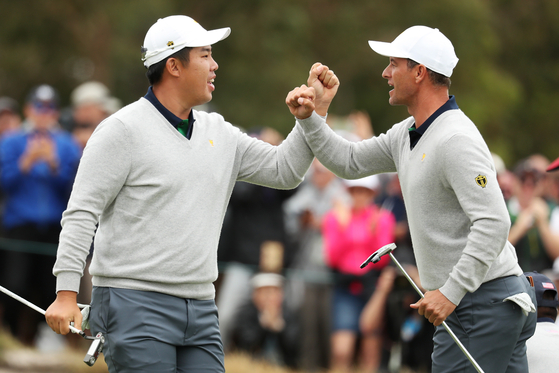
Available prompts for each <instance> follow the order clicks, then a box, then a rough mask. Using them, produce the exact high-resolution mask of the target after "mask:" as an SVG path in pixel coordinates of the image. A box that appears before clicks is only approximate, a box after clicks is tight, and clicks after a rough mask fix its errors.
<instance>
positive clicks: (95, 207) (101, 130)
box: [53, 120, 131, 292]
mask: <svg viewBox="0 0 559 373" xmlns="http://www.w3.org/2000/svg"><path fill="white" fill-rule="evenodd" d="M127 142H128V136H127V133H126V129H125V128H124V126H123V125H122V123H120V122H119V121H117V120H112V121H110V122H103V123H102V124H101V125H100V126H99V127H98V128H97V130H96V131H95V133H94V134H93V136H92V137H91V138H90V140H89V141H88V145H87V147H86V149H85V150H84V153H83V156H82V159H81V161H80V164H79V167H78V172H77V175H76V179H75V181H74V187H73V189H72V194H71V196H70V200H69V202H68V208H67V209H66V211H64V213H63V215H62V221H61V224H62V232H61V234H60V243H59V245H58V252H57V259H56V263H55V265H54V270H53V273H54V275H55V276H57V288H56V289H57V291H61V290H70V291H74V292H78V291H79V283H80V279H81V276H82V275H83V270H84V268H85V260H86V258H87V255H88V254H89V250H90V247H91V243H92V239H93V236H94V234H95V229H96V226H97V223H98V221H99V217H100V215H101V214H102V212H103V211H104V210H105V208H106V206H108V205H109V204H110V203H112V202H113V201H114V199H115V198H116V196H117V194H118V193H119V191H120V190H121V188H122V186H123V185H124V182H125V180H126V177H127V175H128V173H129V169H130V164H131V160H130V154H129V153H130V151H129V144H127Z"/></svg>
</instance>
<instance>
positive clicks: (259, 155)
mask: <svg viewBox="0 0 559 373" xmlns="http://www.w3.org/2000/svg"><path fill="white" fill-rule="evenodd" d="M313 116H316V117H318V118H320V117H319V116H318V114H316V113H315V112H313ZM239 136H240V137H239V141H238V154H239V155H240V168H239V174H238V177H237V180H241V181H246V182H249V183H252V184H258V185H262V186H266V187H270V188H276V189H293V188H295V187H296V186H298V185H299V184H300V183H301V181H303V178H304V176H305V173H306V172H307V170H308V169H309V167H310V165H311V162H312V160H313V159H314V155H313V153H312V151H311V149H310V147H309V145H308V144H307V141H306V140H305V136H304V135H303V130H302V129H301V127H300V125H298V124H295V127H294V128H293V130H292V131H291V133H290V134H289V135H288V136H287V138H286V139H285V140H284V141H283V142H282V143H281V144H280V145H278V146H273V145H270V144H268V143H266V142H264V141H261V140H258V139H255V138H253V137H250V136H248V135H246V134H244V133H239Z"/></svg>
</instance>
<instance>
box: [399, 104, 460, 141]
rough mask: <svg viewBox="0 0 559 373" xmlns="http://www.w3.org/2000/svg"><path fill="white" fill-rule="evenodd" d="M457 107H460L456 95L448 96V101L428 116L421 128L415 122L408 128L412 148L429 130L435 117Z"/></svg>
mask: <svg viewBox="0 0 559 373" xmlns="http://www.w3.org/2000/svg"><path fill="white" fill-rule="evenodd" d="M455 109H458V104H457V103H456V100H455V99H454V96H450V97H449V98H448V101H447V102H445V103H444V105H443V106H441V107H440V108H438V109H437V111H435V112H434V113H433V114H431V116H430V117H429V118H427V120H426V121H425V122H423V124H422V125H421V126H419V128H416V127H415V123H414V124H413V126H411V127H410V128H408V130H409V134H410V149H413V148H414V146H415V145H416V144H417V142H418V141H419V139H420V138H421V136H423V134H424V133H425V131H427V129H428V128H429V126H430V125H431V123H433V122H434V121H435V119H437V118H438V117H439V116H440V115H441V114H442V113H444V112H445V111H447V110H455Z"/></svg>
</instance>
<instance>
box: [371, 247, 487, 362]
mask: <svg viewBox="0 0 559 373" xmlns="http://www.w3.org/2000/svg"><path fill="white" fill-rule="evenodd" d="M395 248H396V244H394V243H391V244H388V245H385V246H383V247H381V248H380V249H378V250H377V251H375V252H374V253H373V254H371V256H369V257H368V258H367V260H365V261H364V262H363V264H361V266H360V267H361V268H365V267H366V266H367V265H368V264H369V263H371V262H373V263H377V262H378V261H379V260H380V258H382V257H383V256H384V255H386V254H389V255H390V257H391V258H392V260H393V261H394V263H396V265H397V266H398V268H400V271H402V273H403V274H404V276H406V278H407V279H408V281H409V283H410V284H411V285H412V286H413V288H414V289H415V291H417V294H419V295H420V296H421V298H424V297H425V296H424V295H423V292H422V291H421V289H419V287H418V286H417V285H416V284H415V282H414V281H413V280H412V278H411V277H410V276H409V275H408V273H407V272H406V271H405V270H404V267H402V265H401V264H400V263H399V262H398V260H396V258H395V257H394V255H393V254H392V251H394V249H395ZM442 325H443V326H444V328H445V329H446V331H447V332H448V334H450V336H451V337H452V339H454V342H456V344H457V345H458V347H460V349H461V350H462V352H463V353H464V355H466V357H467V358H468V360H470V363H472V365H473V366H474V368H476V370H477V371H478V372H479V373H484V371H483V369H481V367H480V366H479V364H478V363H477V361H475V359H474V358H473V356H472V355H470V353H469V352H468V350H466V347H464V345H463V344H462V342H460V340H459V339H458V337H457V336H456V335H455V334H454V332H453V331H452V330H451V329H450V327H449V326H448V325H447V324H446V322H445V321H443V323H442Z"/></svg>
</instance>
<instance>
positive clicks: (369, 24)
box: [0, 0, 559, 167]
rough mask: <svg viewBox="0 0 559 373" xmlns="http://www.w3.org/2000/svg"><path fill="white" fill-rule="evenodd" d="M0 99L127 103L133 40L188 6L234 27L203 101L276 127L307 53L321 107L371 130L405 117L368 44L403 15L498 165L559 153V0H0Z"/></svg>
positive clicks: (141, 80)
mask: <svg viewBox="0 0 559 373" xmlns="http://www.w3.org/2000/svg"><path fill="white" fill-rule="evenodd" d="M0 9H1V10H2V14H3V15H4V19H3V20H2V23H1V25H0V95H9V96H12V97H14V98H16V99H18V100H19V101H20V102H23V100H24V98H25V95H26V94H27V92H28V91H29V89H30V88H31V87H32V86H34V85H37V84H40V83H45V82H46V83H50V84H52V85H54V86H55V87H57V88H58V89H59V91H60V93H61V96H62V98H63V101H64V103H65V104H68V103H69V95H70V93H71V91H72V89H73V88H75V87H76V86H77V85H78V84H79V83H81V82H83V81H85V80H88V79H96V80H100V81H102V82H104V83H105V84H107V85H108V86H109V88H110V89H111V90H112V91H113V94H114V95H115V96H117V97H119V98H121V99H122V100H123V102H124V103H130V102H132V101H134V100H136V99H137V98H139V97H141V96H143V95H144V94H145V91H146V89H147V87H148V83H147V79H146V78H145V77H144V72H145V69H144V67H143V66H142V64H141V62H140V60H139V56H140V46H141V44H142V42H143V38H144V35H145V33H146V31H147V29H148V28H149V26H150V25H151V24H153V23H154V22H155V21H156V20H157V18H160V17H164V16H167V15H171V14H187V15H190V16H192V17H193V18H195V19H196V20H198V21H199V22H200V23H201V24H202V25H203V26H204V27H205V28H207V29H212V28H219V27H225V26H229V27H231V28H232V33H231V36H230V37H229V38H228V39H227V40H225V41H223V42H220V43H218V44H216V45H215V46H214V57H215V59H216V60H217V62H218V64H219V65H220V68H219V70H218V72H217V79H216V88H217V89H216V92H214V100H213V101H212V103H211V105H210V110H215V111H218V112H220V113H221V114H223V115H224V116H225V118H226V119H227V120H229V121H231V122H232V123H233V124H235V125H239V126H241V127H244V128H247V129H248V128H251V127H254V126H262V125H268V126H271V127H274V128H276V129H278V130H280V131H281V132H282V133H284V134H287V133H288V132H289V131H290V129H291V128H292V126H293V123H294V122H293V118H292V117H291V115H290V114H289V111H288V110H287V109H286V107H285V103H284V100H285V96H286V94H287V92H288V91H290V90H291V89H293V88H294V87H295V86H299V85H301V84H303V83H305V81H306V77H307V73H308V70H309V68H310V66H311V65H312V63H314V62H315V61H321V62H323V63H325V64H327V65H328V66H330V67H331V68H332V69H333V70H334V71H335V72H336V74H337V75H338V76H339V77H340V79H341V81H342V85H341V87H340V90H339V93H338V96H337V97H336V99H335V101H334V103H333V106H332V108H331V112H332V113H333V114H338V115H347V114H349V113H350V112H351V111H353V110H364V111H366V112H368V113H369V115H370V116H371V118H373V125H374V127H375V132H376V133H381V132H385V131H386V130H387V129H388V128H390V127H391V126H392V124H393V123H395V122H398V121H400V120H402V119H404V118H405V117H406V116H407V115H408V114H407V113H406V111H405V108H393V107H390V106H389V105H388V90H389V88H388V86H387V85H386V81H385V80H384V79H383V78H382V77H381V73H382V71H383V69H384V67H385V66H386V64H387V59H386V58H384V57H381V56H378V55H377V54H375V53H374V52H373V51H372V50H371V49H370V48H369V47H368V44H367V40H384V41H391V40H392V39H394V38H395V37H396V36H397V35H398V34H399V33H400V32H401V31H403V30H404V29H405V28H407V27H409V26H412V25H414V24H425V25H429V26H432V27H438V28H439V29H440V30H441V31H442V32H443V33H445V34H446V35H447V36H448V37H449V38H450V39H451V40H452V41H453V43H454V45H455V48H456V52H457V55H458V57H459V58H460V62H459V64H458V66H457V68H456V69H455V73H454V75H453V78H452V80H453V85H452V89H451V93H452V94H455V95H456V97H457V102H458V104H459V105H460V107H461V108H462V109H463V110H464V111H465V112H466V114H467V115H468V116H470V118H471V119H472V120H473V121H474V122H475V123H476V124H477V126H478V127H479V129H480V131H481V132H482V134H483V135H484V137H485V138H486V140H487V142H488V144H489V146H490V148H491V149H492V150H494V151H496V152H497V153H499V154H501V155H502V156H503V158H504V159H505V161H506V162H507V165H508V166H509V167H511V166H512V165H513V163H514V162H516V161H517V160H519V159H520V158H523V157H525V156H527V155H529V154H532V153H536V152H541V153H543V154H544V155H546V156H547V157H549V158H553V159H554V158H555V157H556V156H557V155H558V154H557V153H559V152H557V146H556V143H555V137H554V136H549V135H548V134H550V133H553V132H552V131H553V130H555V129H556V128H557V125H556V124H555V123H554V120H555V118H556V117H557V114H559V105H557V104H556V102H557V101H558V99H559V91H558V90H557V89H556V87H557V83H558V80H559V69H558V68H557V59H558V57H559V40H558V39H559V19H558V18H559V1H558V0H532V1H525V0H496V1H493V2H487V1H483V0H468V1H453V0H423V1H421V2H412V1H410V0H393V1H381V0H344V1H342V0H281V1H263V0H235V1H227V0H207V1H192V0H186V1H185V0H159V1H148V0H119V1H110V0H96V1H86V0H58V1H39V0H18V1H10V0H0Z"/></svg>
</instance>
